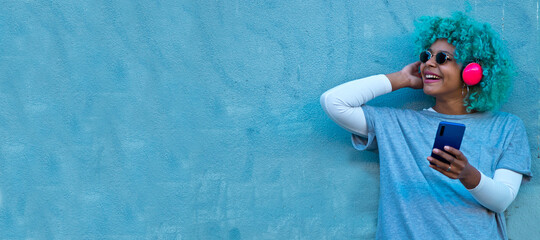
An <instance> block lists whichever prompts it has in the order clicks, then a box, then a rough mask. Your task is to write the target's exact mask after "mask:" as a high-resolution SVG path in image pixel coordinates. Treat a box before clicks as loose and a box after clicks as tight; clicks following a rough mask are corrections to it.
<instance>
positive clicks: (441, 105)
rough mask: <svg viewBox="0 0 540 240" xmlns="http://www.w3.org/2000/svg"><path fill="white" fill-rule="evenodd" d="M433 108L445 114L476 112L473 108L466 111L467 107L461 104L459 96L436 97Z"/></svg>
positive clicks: (461, 100)
mask: <svg viewBox="0 0 540 240" xmlns="http://www.w3.org/2000/svg"><path fill="white" fill-rule="evenodd" d="M433 110H435V111H437V112H438V113H442V114H446V115H464V114H470V113H475V112H476V111H474V110H473V111H471V112H470V113H468V112H467V108H466V107H465V106H463V99H461V98H458V99H451V100H443V99H436V100H435V106H433Z"/></svg>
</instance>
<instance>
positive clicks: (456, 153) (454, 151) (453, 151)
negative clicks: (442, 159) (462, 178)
mask: <svg viewBox="0 0 540 240" xmlns="http://www.w3.org/2000/svg"><path fill="white" fill-rule="evenodd" d="M444 150H445V151H447V152H449V153H451V154H453V155H454V156H456V158H457V159H462V160H467V158H466V157H465V155H463V153H462V152H461V151H459V150H457V149H455V148H453V147H450V146H444Z"/></svg>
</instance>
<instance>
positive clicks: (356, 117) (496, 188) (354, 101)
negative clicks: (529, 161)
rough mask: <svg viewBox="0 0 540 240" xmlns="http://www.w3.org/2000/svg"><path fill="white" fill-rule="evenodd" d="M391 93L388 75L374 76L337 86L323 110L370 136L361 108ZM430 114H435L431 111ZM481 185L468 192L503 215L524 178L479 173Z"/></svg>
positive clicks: (509, 173)
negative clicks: (370, 101)
mask: <svg viewBox="0 0 540 240" xmlns="http://www.w3.org/2000/svg"><path fill="white" fill-rule="evenodd" d="M391 91H392V84H391V83H390V80H389V79H388V78H387V77H386V76H385V75H382V74H381V75H375V76H371V77H367V78H362V79H358V80H354V81H350V82H346V83H343V84H341V85H338V86H336V87H334V88H332V89H330V90H328V91H326V92H325V93H323V94H322V96H321V98H320V101H321V106H322V108H323V109H324V111H325V112H326V114H327V115H328V116H329V117H330V118H331V119H332V120H333V121H334V122H336V123H337V124H338V125H339V126H341V127H342V128H344V129H345V130H347V131H349V132H351V133H354V134H356V135H359V136H363V137H365V136H367V134H368V126H367V123H366V117H365V116H364V111H363V110H362V105H363V104H365V103H366V102H368V101H369V100H371V99H373V98H375V97H377V96H380V95H383V94H386V93H389V92H391ZM428 110H429V111H435V110H433V108H429V109H428ZM480 174H481V178H480V183H479V184H478V185H477V186H476V187H475V188H473V189H468V191H469V192H470V193H471V194H472V195H473V197H474V198H475V199H476V200H477V201H478V202H479V203H480V204H482V206H484V207H486V208H488V209H490V210H492V211H494V212H498V213H502V212H503V211H504V210H506V208H507V207H508V206H509V205H510V204H511V203H512V201H514V199H515V198H516V195H517V193H518V191H519V187H520V185H521V181H522V178H523V175H522V174H520V173H517V172H515V171H512V170H508V169H503V168H500V169H497V170H495V174H494V177H493V179H492V178H490V177H487V176H485V175H484V174H483V173H482V172H480Z"/></svg>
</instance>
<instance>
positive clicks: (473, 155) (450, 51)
mask: <svg viewBox="0 0 540 240" xmlns="http://www.w3.org/2000/svg"><path fill="white" fill-rule="evenodd" d="M416 37H417V39H416V44H417V47H418V52H419V55H420V61H419V62H415V63H411V64H409V65H407V66H405V67H404V68H403V69H402V70H401V71H399V72H396V73H391V74H386V75H376V76H371V77H367V78H364V79H359V80H355V81H351V82H347V83H344V84H342V85H339V86H337V87H335V88H332V89H330V90H328V91H327V92H325V93H324V94H323V95H322V96H321V105H322V107H323V109H324V110H325V112H326V113H327V114H328V116H330V118H332V120H334V121H335V122H336V123H337V124H339V125H340V126H342V127H343V128H345V129H346V130H348V131H350V132H352V134H353V135H352V142H353V145H354V147H355V148H356V149H358V150H370V149H371V150H374V149H378V151H379V154H380V199H379V214H378V223H377V238H378V239H473V238H474V239H507V235H506V226H505V219H504V214H503V212H504V210H505V209H506V208H507V207H508V206H509V205H510V203H511V202H512V201H513V200H514V199H515V197H516V194H517V192H518V190H519V187H520V185H521V183H522V179H524V180H529V178H530V177H531V172H530V162H531V156H530V149H529V144H528V140H527V135H526V132H525V127H524V124H523V122H522V121H521V120H520V119H519V118H518V117H516V116H514V115H512V114H509V113H503V112H498V111H495V110H496V109H497V108H498V106H499V105H500V104H501V103H502V102H503V101H504V99H505V97H506V95H507V93H508V90H509V89H510V86H511V79H510V73H511V65H510V64H509V61H508V57H507V54H506V53H505V52H504V51H503V48H502V44H501V41H500V40H499V39H498V37H497V35H496V34H495V32H494V31H493V30H492V29H491V28H490V27H489V25H488V24H480V23H478V22H476V21H474V20H472V19H470V18H468V17H467V16H465V15H464V14H462V13H455V14H453V15H452V17H449V18H440V17H422V18H420V19H419V21H418V24H417V33H416ZM469 63H478V64H480V66H481V67H482V68H483V71H482V70H480V71H477V72H476V73H477V74H479V75H480V77H481V79H480V78H479V80H480V83H478V84H474V83H470V82H469V78H468V77H469V76H468V75H465V78H466V81H467V83H468V84H466V83H464V80H463V76H464V75H462V71H463V68H464V67H465V66H466V65H468V64H469ZM473 65H474V64H473ZM473 67H474V66H473ZM473 70H474V69H473ZM465 71H466V72H467V71H469V68H467V70H465ZM406 87H410V88H414V89H421V88H422V89H423V91H424V93H425V94H427V95H429V96H432V97H434V98H435V105H434V106H433V107H432V108H429V109H424V110H422V111H413V110H406V109H395V108H386V107H372V106H367V105H364V103H366V102H367V101H369V100H371V99H373V98H375V97H377V96H379V95H382V94H385V93H388V92H391V91H396V90H398V89H401V88H406ZM441 121H447V122H455V123H461V124H464V125H465V126H466V131H465V135H464V137H463V141H462V144H461V148H460V150H457V149H454V148H451V147H445V149H432V147H433V141H434V138H435V133H436V131H437V127H438V124H439V122H441ZM432 153H433V154H437V155H439V156H440V157H442V158H443V159H445V160H447V161H448V162H449V163H450V164H447V163H444V162H441V161H439V160H437V159H435V158H432V157H431V156H430V155H431V154H432Z"/></svg>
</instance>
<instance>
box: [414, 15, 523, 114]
mask: <svg viewBox="0 0 540 240" xmlns="http://www.w3.org/2000/svg"><path fill="white" fill-rule="evenodd" d="M415 26H416V31H415V44H416V53H417V54H420V52H421V51H424V50H426V49H428V48H429V47H430V46H431V44H433V43H434V42H435V41H436V40H437V39H446V40H448V43H450V44H452V45H454V46H455V47H456V52H455V58H456V60H457V62H458V63H461V64H463V66H466V65H467V64H468V63H471V62H477V63H479V64H480V65H481V66H482V69H483V77H482V81H481V82H480V83H479V84H477V85H475V86H471V87H470V92H469V94H467V96H466V97H465V99H464V105H465V106H466V109H467V112H471V111H472V110H475V111H479V112H484V111H492V110H496V109H497V108H499V107H500V105H501V104H502V103H503V102H504V101H505V100H506V98H507V96H508V94H509V92H510V90H511V88H512V79H511V77H512V75H513V74H514V71H513V65H512V63H511V62H510V59H509V55H508V53H507V51H506V50H505V48H504V46H503V43H502V41H501V40H500V38H499V35H498V34H497V33H496V32H495V31H494V30H493V29H492V28H491V26H490V25H489V24H487V23H479V22H477V21H475V20H474V19H472V18H470V17H468V16H467V15H465V14H464V13H462V12H455V13H453V14H452V16H451V17H448V18H442V17H430V16H423V17H420V18H419V19H418V20H417V21H416V22H415Z"/></svg>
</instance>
